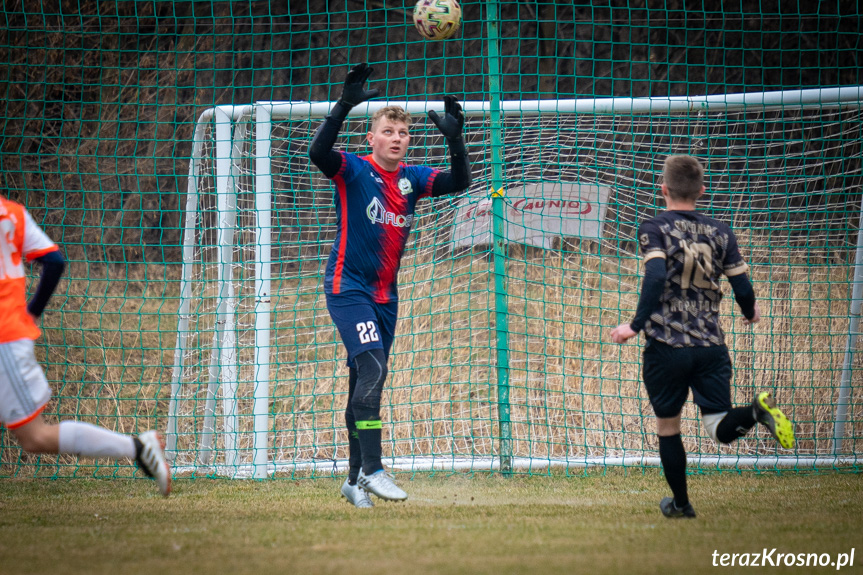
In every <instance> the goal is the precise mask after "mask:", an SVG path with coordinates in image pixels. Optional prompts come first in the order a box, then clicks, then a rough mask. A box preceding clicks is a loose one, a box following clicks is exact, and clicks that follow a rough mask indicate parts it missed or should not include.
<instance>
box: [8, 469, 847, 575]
mask: <svg viewBox="0 0 863 575" xmlns="http://www.w3.org/2000/svg"><path fill="white" fill-rule="evenodd" d="M398 479H399V481H400V483H401V484H402V486H403V487H404V488H405V489H406V490H407V491H408V493H409V496H410V497H409V499H408V501H407V502H405V503H401V504H395V503H384V502H378V503H377V505H376V506H375V508H374V509H371V510H359V509H355V508H353V507H351V506H349V505H348V504H347V503H346V502H345V501H344V500H343V499H340V498H339V495H338V487H339V483H340V481H339V480H338V479H317V480H314V481H310V480H296V481H263V482H256V481H228V480H217V481H212V480H206V479H196V480H184V479H181V480H178V481H176V482H175V491H174V493H173V495H172V496H171V497H170V498H168V499H163V498H161V497H159V496H158V495H157V494H156V490H155V488H154V485H153V484H152V482H150V481H145V480H138V481H129V480H58V481H43V480H37V481H33V480H5V481H2V482H0V571H2V572H3V573H16V574H20V575H31V574H32V575H35V574H42V573H54V574H57V575H64V574H77V573H82V574H83V573H86V574H88V575H101V574H105V575H109V574H110V575H113V574H116V573H124V574H137V573H154V572H157V573H188V574H197V573H200V574H207V575H212V574H220V573H232V574H236V575H240V574H246V573H248V574H250V575H251V574H257V573H303V574H318V573H333V574H335V573H345V572H358V571H359V572H370V571H371V572H389V573H394V572H409V573H415V574H420V573H434V574H465V575H475V574H485V573H488V574H492V575H500V574H504V573H506V574H519V573H525V574H527V573H531V574H532V573H542V574H553V573H561V574H564V573H565V574H570V573H593V574H596V575H605V574H619V573H632V574H642V573H656V574H660V573H661V574H665V573H683V572H686V573H708V572H716V570H717V569H718V568H719V567H718V561H719V560H720V559H721V556H722V555H723V554H726V553H727V554H729V556H730V555H731V554H734V553H737V554H739V555H742V554H749V555H750V558H749V559H747V561H749V562H752V558H751V555H752V554H755V553H763V552H764V551H765V550H766V551H767V553H771V550H774V549H775V552H772V555H770V558H771V560H772V561H774V562H775V561H776V559H777V555H779V554H781V555H784V554H789V553H790V554H794V555H797V554H801V553H803V554H808V555H812V556H813V557H815V556H817V557H818V558H823V560H827V561H834V562H835V561H837V560H838V561H844V562H845V565H846V566H845V567H844V568H842V569H839V571H840V572H848V573H859V572H860V564H861V561H863V558H861V557H860V554H861V553H863V550H861V547H863V540H861V536H860V533H861V531H863V519H861V518H863V491H861V488H863V483H861V481H860V477H859V475H855V474H840V473H831V474H773V473H766V474H751V473H744V474H738V473H721V474H709V475H694V476H691V477H690V493H691V498H692V501H693V504H694V505H695V508H696V511H697V512H698V517H697V518H696V519H694V520H668V519H666V518H664V517H663V516H662V515H661V513H660V512H659V509H658V507H657V502H658V500H659V498H660V497H662V496H664V495H665V494H666V491H667V487H666V486H665V484H664V480H663V479H662V477H661V475H660V474H659V473H658V472H656V471H648V472H647V473H641V472H639V471H635V472H633V471H630V472H628V473H624V472H622V471H620V470H612V471H610V472H608V473H595V472H591V473H588V474H586V475H582V476H576V477H563V476H560V475H556V476H551V477H517V478H511V479H504V478H502V477H500V476H490V475H487V474H474V475H460V474H455V475H452V474H435V475H431V476H430V475H427V474H415V475H410V474H400V475H399V476H398ZM852 550H854V552H855V556H854V563H853V565H850V564H848V561H849V559H850V553H851V552H852ZM714 553H717V555H716V556H715V557H714ZM825 554H827V555H825ZM841 554H845V556H844V560H843V559H842V555H841ZM795 560H796V558H795ZM737 561H738V562H739V561H740V560H739V559H738V560H737ZM715 565H716V566H715ZM812 565H813V564H812V562H811V561H810V566H809V567H808V568H807V567H805V566H803V567H785V566H784V565H783V564H782V563H781V558H780V564H779V565H778V566H776V567H772V566H770V565H769V564H768V565H767V566H766V567H761V568H752V567H739V566H737V567H736V568H731V567H726V568H724V569H722V571H723V572H730V573H736V572H755V573H760V572H771V573H772V572H779V573H785V572H794V573H816V572H822V571H823V572H836V571H837V567H836V566H830V565H829V564H828V565H826V566H824V567H813V566H812Z"/></svg>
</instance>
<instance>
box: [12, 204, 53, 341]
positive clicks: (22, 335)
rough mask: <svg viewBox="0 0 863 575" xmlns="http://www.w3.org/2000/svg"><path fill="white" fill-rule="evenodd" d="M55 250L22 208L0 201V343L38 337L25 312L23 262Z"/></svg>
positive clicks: (25, 295) (25, 297) (37, 332)
mask: <svg viewBox="0 0 863 575" xmlns="http://www.w3.org/2000/svg"><path fill="white" fill-rule="evenodd" d="M59 249H60V248H58V247H57V245H56V244H55V243H54V242H52V241H51V239H50V238H49V237H48V236H47V235H45V232H43V231H42V229H41V228H40V227H39V226H38V225H36V222H35V221H34V220H33V218H32V216H30V214H29V213H28V212H27V210H26V209H24V206H22V205H21V204H17V203H15V202H13V201H10V200H7V199H5V198H0V343H6V342H9V341H15V340H19V339H36V338H38V337H39V335H40V333H41V332H40V331H39V328H38V327H36V322H35V321H34V320H33V318H32V317H31V316H30V313H29V312H28V311H27V293H26V292H27V285H26V282H27V278H26V273H25V270H24V262H25V261H30V260H33V259H35V258H38V257H41V256H44V255H45V254H47V253H50V252H54V251H57V250H59Z"/></svg>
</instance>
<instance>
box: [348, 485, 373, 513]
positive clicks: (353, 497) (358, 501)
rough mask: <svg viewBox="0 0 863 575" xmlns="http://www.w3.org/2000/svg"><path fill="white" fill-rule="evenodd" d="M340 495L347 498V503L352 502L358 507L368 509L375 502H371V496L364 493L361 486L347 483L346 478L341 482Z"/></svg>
mask: <svg viewBox="0 0 863 575" xmlns="http://www.w3.org/2000/svg"><path fill="white" fill-rule="evenodd" d="M342 497H344V498H345V499H347V500H348V503H351V504H353V506H354V507H359V508H361V509H368V508H370V507H374V506H375V504H374V503H372V498H371V497H369V494H368V493H366V491H365V490H364V489H363V488H362V487H360V486H359V485H351V484H349V483H348V480H347V479H345V482H344V483H342Z"/></svg>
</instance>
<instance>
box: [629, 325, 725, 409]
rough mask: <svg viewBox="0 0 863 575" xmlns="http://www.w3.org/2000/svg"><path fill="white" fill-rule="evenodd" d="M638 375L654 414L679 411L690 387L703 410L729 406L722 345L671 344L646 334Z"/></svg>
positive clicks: (694, 399) (696, 401) (696, 402)
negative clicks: (640, 368) (641, 379)
mask: <svg viewBox="0 0 863 575" xmlns="http://www.w3.org/2000/svg"><path fill="white" fill-rule="evenodd" d="M642 375H643V377H644V387H646V388H647V397H648V398H650V405H652V406H653V411H654V413H656V417H663V418H665V417H676V416H677V415H679V414H680V411H681V410H682V409H683V404H684V403H686V397H687V396H688V395H689V389H690V388H692V399H693V401H694V402H695V404H696V405H697V406H699V407H700V408H701V412H702V413H703V414H710V413H721V412H723V411H728V410H729V409H731V358H730V357H729V355H728V348H727V347H725V346H724V345H717V346H711V347H671V346H670V345H668V344H665V343H662V342H661V341H657V340H655V339H652V338H647V345H646V346H645V347H644V361H643V363H642Z"/></svg>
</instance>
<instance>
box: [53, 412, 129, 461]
mask: <svg viewBox="0 0 863 575" xmlns="http://www.w3.org/2000/svg"><path fill="white" fill-rule="evenodd" d="M60 453H68V454H71V455H82V456H84V457H93V458H99V457H110V458H112V459H122V458H124V457H126V458H129V459H134V458H135V442H134V440H133V439H132V438H131V437H130V436H128V435H123V434H120V433H114V432H113V431H108V430H107V429H105V428H104V427H99V426H96V425H92V424H90V423H84V422H83V421H61V422H60Z"/></svg>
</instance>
